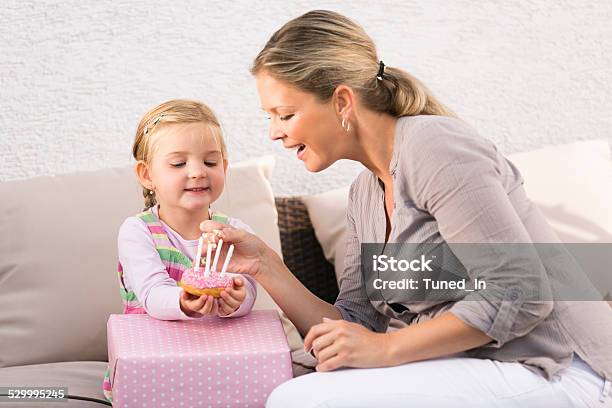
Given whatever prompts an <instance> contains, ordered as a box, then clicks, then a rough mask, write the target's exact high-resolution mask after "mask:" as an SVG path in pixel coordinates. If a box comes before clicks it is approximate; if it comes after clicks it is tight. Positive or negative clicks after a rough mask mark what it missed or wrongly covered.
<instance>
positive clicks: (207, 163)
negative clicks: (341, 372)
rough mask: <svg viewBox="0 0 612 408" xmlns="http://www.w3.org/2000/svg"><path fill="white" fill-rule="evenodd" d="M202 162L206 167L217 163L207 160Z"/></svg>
mask: <svg viewBox="0 0 612 408" xmlns="http://www.w3.org/2000/svg"><path fill="white" fill-rule="evenodd" d="M204 164H205V165H207V166H208V167H215V166H216V165H217V162H210V161H207V162H204Z"/></svg>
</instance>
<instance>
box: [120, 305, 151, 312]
mask: <svg viewBox="0 0 612 408" xmlns="http://www.w3.org/2000/svg"><path fill="white" fill-rule="evenodd" d="M123 314H147V312H145V310H144V308H142V307H136V306H124V307H123Z"/></svg>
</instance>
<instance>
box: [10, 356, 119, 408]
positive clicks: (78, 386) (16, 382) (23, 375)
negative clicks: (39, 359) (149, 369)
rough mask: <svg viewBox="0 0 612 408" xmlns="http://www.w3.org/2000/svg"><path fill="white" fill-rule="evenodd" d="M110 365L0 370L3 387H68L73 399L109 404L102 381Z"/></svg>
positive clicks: (19, 405)
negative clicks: (79, 398)
mask: <svg viewBox="0 0 612 408" xmlns="http://www.w3.org/2000/svg"><path fill="white" fill-rule="evenodd" d="M106 367H107V364H106V363H105V362H99V361H74V362H67V363H50V364H34V365H27V366H20V367H6V368H0V385H1V386H4V387H8V386H21V387H67V388H68V394H69V395H71V396H78V397H86V398H92V399H95V400H97V401H106V400H105V399H104V395H103V394H102V378H103V377H104V371H105V370H106ZM101 406H103V405H101V404H100V402H93V401H83V400H76V399H69V400H68V402H67V403H57V404H49V402H41V403H31V402H30V403H23V402H15V403H9V402H1V403H0V407H2V408H5V407H6V408H26V407H28V408H35V407H40V408H49V407H62V408H76V407H79V408H81V407H82V408H88V407H91V408H95V407H101Z"/></svg>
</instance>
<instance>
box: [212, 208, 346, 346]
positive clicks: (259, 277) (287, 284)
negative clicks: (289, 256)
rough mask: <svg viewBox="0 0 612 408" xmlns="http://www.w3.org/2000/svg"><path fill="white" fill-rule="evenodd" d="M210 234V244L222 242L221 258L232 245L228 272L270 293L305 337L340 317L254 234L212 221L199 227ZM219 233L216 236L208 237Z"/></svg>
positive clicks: (337, 312) (336, 310)
mask: <svg viewBox="0 0 612 408" xmlns="http://www.w3.org/2000/svg"><path fill="white" fill-rule="evenodd" d="M200 228H201V230H202V231H203V232H204V233H209V239H210V241H211V242H213V243H214V242H216V241H217V240H218V239H223V241H224V243H225V245H223V248H222V251H221V252H222V255H221V259H225V256H226V254H227V249H228V247H229V245H227V244H233V245H234V254H233V256H232V258H231V259H230V263H229V265H228V270H231V271H232V272H234V273H241V274H246V275H250V276H251V277H253V278H254V279H255V280H256V281H257V282H259V283H260V284H261V285H262V286H263V287H264V289H265V290H266V291H267V292H268V293H269V294H270V296H271V297H272V299H274V301H275V302H276V303H277V304H278V306H279V307H280V308H281V309H282V310H283V311H284V312H285V314H287V317H288V318H289V319H290V320H291V321H292V322H293V324H294V325H295V326H296V327H297V329H298V330H299V332H300V333H301V334H302V335H304V334H306V333H307V332H308V330H309V329H310V327H311V326H313V325H314V324H317V323H320V322H321V320H322V319H323V317H329V318H332V319H340V318H342V317H341V315H340V312H339V311H338V309H336V308H335V307H334V306H332V305H330V304H329V303H327V302H324V301H323V300H321V299H319V298H318V297H316V296H315V295H313V294H312V293H311V292H310V291H309V290H308V289H306V287H304V285H302V283H301V282H300V281H299V280H298V279H297V278H296V277H295V276H294V275H293V274H292V273H291V271H289V269H287V266H285V264H284V263H283V261H282V260H281V258H280V257H279V256H278V254H277V253H276V252H274V251H273V250H272V249H271V248H270V247H269V246H268V245H266V243H265V242H263V241H262V240H261V239H260V238H259V237H257V236H256V235H254V234H250V233H248V232H247V231H245V230H243V229H241V228H236V227H234V226H232V225H227V224H221V223H218V222H215V221H210V220H208V221H204V222H203V223H202V224H201V225H200ZM213 231H220V233H219V235H215V234H210V233H211V232H213Z"/></svg>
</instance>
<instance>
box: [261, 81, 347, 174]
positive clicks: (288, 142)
mask: <svg viewBox="0 0 612 408" xmlns="http://www.w3.org/2000/svg"><path fill="white" fill-rule="evenodd" d="M255 80H256V83H257V92H258V93H259V99H260V101H261V106H262V108H263V110H264V111H266V112H267V113H268V114H269V115H270V138H271V139H272V140H281V141H282V142H283V146H284V147H285V148H287V149H295V151H296V155H297V158H298V159H300V160H302V161H303V162H304V165H305V166H306V168H307V169H308V170H309V171H312V172H318V171H321V170H324V169H326V168H327V167H329V166H331V165H332V164H333V163H334V162H335V161H337V160H339V159H342V158H344V154H343V152H344V151H345V149H346V146H345V145H346V143H347V139H348V138H347V137H346V133H345V132H344V130H343V129H342V127H341V125H340V121H339V120H338V116H337V114H336V113H335V111H334V108H333V105H332V103H331V102H328V103H321V102H319V101H318V100H317V98H316V96H315V95H314V94H311V93H308V92H303V91H301V90H299V89H297V88H295V87H293V86H291V85H289V84H288V83H286V82H283V81H279V80H277V79H276V78H274V77H272V76H271V75H269V74H267V73H266V72H265V71H264V72H260V73H259V74H257V76H256V77H255Z"/></svg>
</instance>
